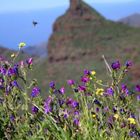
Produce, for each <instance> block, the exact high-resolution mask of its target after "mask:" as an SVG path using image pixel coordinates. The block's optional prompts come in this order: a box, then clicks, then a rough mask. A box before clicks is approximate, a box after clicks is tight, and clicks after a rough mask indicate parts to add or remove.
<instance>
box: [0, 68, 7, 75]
mask: <svg viewBox="0 0 140 140" xmlns="http://www.w3.org/2000/svg"><path fill="white" fill-rule="evenodd" d="M0 73H1V74H3V75H6V69H5V68H3V67H1V68H0Z"/></svg>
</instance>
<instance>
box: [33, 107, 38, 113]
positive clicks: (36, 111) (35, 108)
mask: <svg viewBox="0 0 140 140" xmlns="http://www.w3.org/2000/svg"><path fill="white" fill-rule="evenodd" d="M38 110H39V109H38V108H37V107H36V106H32V113H34V114H36V113H38Z"/></svg>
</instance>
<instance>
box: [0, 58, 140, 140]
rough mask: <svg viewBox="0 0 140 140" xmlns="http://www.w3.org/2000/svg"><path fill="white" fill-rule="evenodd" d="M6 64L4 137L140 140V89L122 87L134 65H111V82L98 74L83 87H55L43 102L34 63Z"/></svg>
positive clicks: (0, 116)
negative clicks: (34, 77)
mask: <svg viewBox="0 0 140 140" xmlns="http://www.w3.org/2000/svg"><path fill="white" fill-rule="evenodd" d="M16 56H17V55H12V58H13V61H12V62H11V63H10V62H8V61H6V60H4V59H2V58H1V62H0V137H1V139H8V140H11V139H13V140H14V139H21V140H22V139H33V140H36V139H37V140H47V139H48V140H53V139H57V140H75V139H77V140H94V139H96V140H100V139H102V140H109V139H110V140H114V139H118V140H124V139H127V140H129V139H139V138H140V118H139V117H140V113H139V110H138V109H139V106H140V94H139V92H140V85H136V87H135V89H134V90H130V89H129V88H128V87H127V85H126V84H123V83H122V80H123V78H124V77H125V76H126V74H127V71H128V70H129V68H130V67H131V66H132V63H131V61H128V62H126V64H125V65H121V64H120V62H119V61H115V62H113V63H112V65H111V67H110V66H109V64H108V63H107V62H106V60H105V59H104V60H105V63H106V66H107V69H108V71H109V76H110V79H111V80H109V81H108V83H107V84H103V83H102V81H101V80H98V78H97V75H96V72H95V71H93V70H84V74H83V76H82V77H81V83H80V85H78V84H76V82H75V81H74V80H68V81H67V83H68V85H69V86H70V87H71V89H72V90H71V97H68V96H67V94H66V91H65V88H64V87H61V88H60V89H57V88H56V83H55V82H54V81H52V82H50V89H49V93H48V94H46V99H43V98H42V97H41V96H40V94H41V89H40V88H39V87H38V84H37V81H36V80H32V81H30V79H29V74H30V71H31V70H32V65H33V59H32V58H29V59H27V60H26V61H20V62H18V63H16V64H14V61H15V58H16Z"/></svg>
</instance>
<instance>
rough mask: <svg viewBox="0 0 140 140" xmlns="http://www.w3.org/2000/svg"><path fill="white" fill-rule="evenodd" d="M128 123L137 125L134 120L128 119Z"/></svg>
mask: <svg viewBox="0 0 140 140" xmlns="http://www.w3.org/2000/svg"><path fill="white" fill-rule="evenodd" d="M128 121H129V123H130V124H136V121H135V119H134V118H128Z"/></svg>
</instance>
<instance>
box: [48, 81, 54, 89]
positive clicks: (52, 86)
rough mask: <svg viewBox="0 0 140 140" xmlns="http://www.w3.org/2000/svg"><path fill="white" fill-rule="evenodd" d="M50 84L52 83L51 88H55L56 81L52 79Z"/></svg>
mask: <svg viewBox="0 0 140 140" xmlns="http://www.w3.org/2000/svg"><path fill="white" fill-rule="evenodd" d="M49 85H50V88H52V89H55V82H54V81H51V82H50V84H49Z"/></svg>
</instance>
